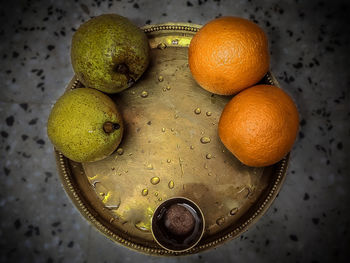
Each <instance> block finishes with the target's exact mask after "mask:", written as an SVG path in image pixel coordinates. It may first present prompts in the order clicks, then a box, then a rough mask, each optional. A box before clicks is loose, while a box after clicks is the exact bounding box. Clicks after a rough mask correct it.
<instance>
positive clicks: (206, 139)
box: [200, 137, 211, 144]
mask: <svg viewBox="0 0 350 263" xmlns="http://www.w3.org/2000/svg"><path fill="white" fill-rule="evenodd" d="M200 141H201V143H203V144H206V143H210V142H211V139H210V138H209V137H202V138H201V140H200Z"/></svg>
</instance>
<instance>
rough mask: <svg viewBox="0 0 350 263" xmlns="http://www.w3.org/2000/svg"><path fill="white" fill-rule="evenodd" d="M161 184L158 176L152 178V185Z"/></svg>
mask: <svg viewBox="0 0 350 263" xmlns="http://www.w3.org/2000/svg"><path fill="white" fill-rule="evenodd" d="M159 182H160V178H159V177H158V176H155V177H152V178H151V184H154V185H155V184H158V183H159Z"/></svg>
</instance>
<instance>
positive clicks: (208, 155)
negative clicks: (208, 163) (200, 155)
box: [205, 153, 213, 159]
mask: <svg viewBox="0 0 350 263" xmlns="http://www.w3.org/2000/svg"><path fill="white" fill-rule="evenodd" d="M205 158H207V159H211V158H213V156H212V155H211V154H210V153H207V155H206V156H205Z"/></svg>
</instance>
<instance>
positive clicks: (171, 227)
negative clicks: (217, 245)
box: [152, 197, 205, 252]
mask: <svg viewBox="0 0 350 263" xmlns="http://www.w3.org/2000/svg"><path fill="white" fill-rule="evenodd" d="M204 229H205V219H204V215H203V212H202V210H201V209H200V208H199V206H198V205H197V204H196V203H194V202H193V201H191V200H190V199H187V198H184V197H174V198H170V199H168V200H166V201H164V202H163V203H161V204H160V205H159V206H158V207H157V208H156V210H155V212H154V214H153V217H152V235H153V238H154V240H155V241H156V242H157V243H158V244H159V245H160V246H161V247H162V248H164V249H166V250H168V251H172V252H184V251H187V250H190V249H191V248H193V247H194V246H196V245H197V244H198V242H199V241H200V240H201V238H202V236H203V233H204Z"/></svg>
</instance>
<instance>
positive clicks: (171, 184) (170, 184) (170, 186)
mask: <svg viewBox="0 0 350 263" xmlns="http://www.w3.org/2000/svg"><path fill="white" fill-rule="evenodd" d="M174 186H175V184H174V181H170V182H169V183H168V187H169V188H170V189H173V188H174Z"/></svg>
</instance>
